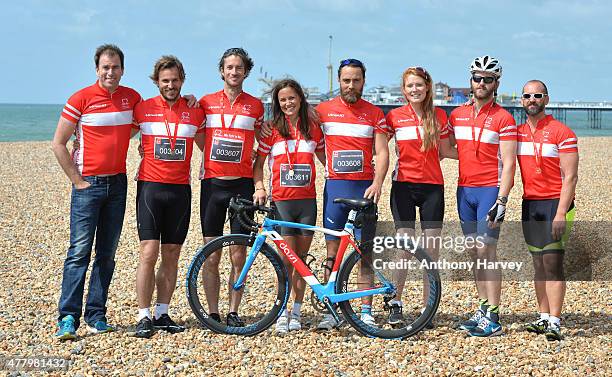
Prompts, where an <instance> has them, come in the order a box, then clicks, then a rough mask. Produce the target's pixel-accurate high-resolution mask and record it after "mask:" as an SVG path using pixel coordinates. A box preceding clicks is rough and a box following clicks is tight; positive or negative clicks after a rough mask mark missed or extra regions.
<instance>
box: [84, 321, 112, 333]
mask: <svg viewBox="0 0 612 377" xmlns="http://www.w3.org/2000/svg"><path fill="white" fill-rule="evenodd" d="M111 331H115V328H114V327H113V326H111V325H109V324H108V323H106V321H97V322H96V323H94V325H93V326H91V325H89V324H88V325H87V332H88V333H90V334H104V333H107V332H111Z"/></svg>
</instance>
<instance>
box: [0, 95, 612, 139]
mask: <svg viewBox="0 0 612 377" xmlns="http://www.w3.org/2000/svg"><path fill="white" fill-rule="evenodd" d="M62 107H63V105H39V104H32V105H27V104H0V119H1V121H0V122H1V123H0V142H7V141H51V139H52V138H53V134H54V132H55V128H56V127H57V121H58V119H59V116H60V113H61V111H62ZM601 116H602V117H601V128H599V129H592V128H590V127H589V120H588V115H587V112H586V111H574V110H568V111H567V117H566V124H567V125H568V126H569V127H571V128H572V129H573V130H574V132H576V135H577V136H579V137H580V136H612V111H604V112H603V113H602V114H601Z"/></svg>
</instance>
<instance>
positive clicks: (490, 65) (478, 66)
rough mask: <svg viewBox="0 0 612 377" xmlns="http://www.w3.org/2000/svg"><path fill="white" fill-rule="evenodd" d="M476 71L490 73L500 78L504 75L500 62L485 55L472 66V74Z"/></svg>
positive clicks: (476, 59) (478, 58)
mask: <svg viewBox="0 0 612 377" xmlns="http://www.w3.org/2000/svg"><path fill="white" fill-rule="evenodd" d="M476 71H481V72H489V73H492V74H494V75H495V77H497V78H500V77H501V75H502V66H501V64H499V60H497V59H495V58H494V57H492V56H489V55H483V56H479V57H477V58H475V59H474V60H473V61H472V64H471V65H470V73H474V72H476Z"/></svg>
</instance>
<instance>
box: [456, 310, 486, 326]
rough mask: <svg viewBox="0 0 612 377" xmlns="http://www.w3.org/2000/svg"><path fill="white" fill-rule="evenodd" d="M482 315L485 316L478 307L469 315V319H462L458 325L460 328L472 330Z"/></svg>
mask: <svg viewBox="0 0 612 377" xmlns="http://www.w3.org/2000/svg"><path fill="white" fill-rule="evenodd" d="M484 317H485V312H483V311H482V310H480V309H478V310H476V311H475V312H474V314H473V315H472V316H471V317H470V319H468V320H466V321H463V322H462V323H461V325H460V326H459V328H460V329H461V330H466V331H472V330H474V329H475V328H476V327H478V324H479V323H480V320H481V319H482V318H484Z"/></svg>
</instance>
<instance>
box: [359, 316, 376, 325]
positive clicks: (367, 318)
mask: <svg viewBox="0 0 612 377" xmlns="http://www.w3.org/2000/svg"><path fill="white" fill-rule="evenodd" d="M360 317H361V322H363V323H365V324H366V325H368V326H376V321H375V320H374V317H372V315H371V314H369V313H361V316H360Z"/></svg>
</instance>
